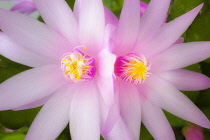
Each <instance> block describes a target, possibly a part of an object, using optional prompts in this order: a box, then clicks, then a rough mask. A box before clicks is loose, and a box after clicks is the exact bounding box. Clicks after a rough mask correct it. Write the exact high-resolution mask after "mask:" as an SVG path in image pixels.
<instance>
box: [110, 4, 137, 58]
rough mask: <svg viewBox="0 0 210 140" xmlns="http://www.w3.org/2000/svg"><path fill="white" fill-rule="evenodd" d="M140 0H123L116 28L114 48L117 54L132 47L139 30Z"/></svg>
mask: <svg viewBox="0 0 210 140" xmlns="http://www.w3.org/2000/svg"><path fill="white" fill-rule="evenodd" d="M139 5H140V1H139V0H124V5H123V9H122V11H121V15H120V20H119V24H118V27H117V29H116V35H115V38H114V41H115V50H114V52H115V53H117V54H118V55H120V54H124V53H126V52H128V51H129V50H131V49H132V46H133V45H134V43H135V41H136V39H137V35H138V32H139V24H140V6H139Z"/></svg>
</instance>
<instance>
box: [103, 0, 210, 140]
mask: <svg viewBox="0 0 210 140" xmlns="http://www.w3.org/2000/svg"><path fill="white" fill-rule="evenodd" d="M139 4H140V1H139V0H125V1H124V6H123V9H122V12H121V16H120V20H119V22H117V23H115V25H117V26H113V29H112V30H113V34H112V38H111V39H110V41H111V42H110V48H111V49H112V52H113V54H115V55H116V57H117V59H116V62H115V71H114V73H115V75H116V77H117V81H116V85H117V86H116V93H117V95H116V99H115V100H116V104H117V105H114V107H115V108H118V109H115V110H114V111H116V112H117V110H119V112H118V114H117V113H113V114H115V116H114V118H115V121H116V124H115V126H114V127H113V128H112V127H111V126H109V125H108V124H107V125H106V126H107V127H106V130H104V131H103V134H104V135H106V134H109V136H107V137H106V138H107V139H113V138H114V137H115V136H116V133H119V135H118V139H120V140H127V139H129V140H138V139H139V132H140V125H141V121H142V122H143V124H144V125H145V126H146V128H147V129H148V130H149V132H150V133H151V134H152V136H153V137H154V139H156V140H175V136H174V133H173V130H172V128H171V126H170V124H169V122H168V120H167V119H166V117H165V115H164V113H163V111H162V109H164V110H166V111H168V112H170V113H172V114H174V115H176V116H178V117H180V118H182V119H184V120H188V121H190V122H193V123H195V124H197V125H200V126H202V127H205V128H210V123H209V120H208V119H207V118H206V116H205V115H204V114H203V113H202V112H201V111H200V110H199V109H198V108H197V107H196V106H195V105H194V104H193V103H192V102H191V101H190V100H189V99H188V98H187V97H186V96H185V95H184V94H182V93H181V92H180V91H179V90H185V91H194V90H203V89H207V88H209V87H210V78H208V77H207V76H205V75H203V74H200V73H196V72H192V71H189V70H184V69H181V68H183V67H186V66H189V65H191V64H194V63H198V62H200V61H202V60H205V59H207V58H209V56H210V42H190V43H182V41H183V39H182V38H180V36H181V35H182V34H183V33H184V32H185V30H186V29H187V28H188V27H189V25H190V24H191V23H192V21H193V20H194V18H195V17H196V16H197V14H198V13H199V11H200V9H201V8H202V4H201V5H199V6H198V7H196V8H194V9H193V10H191V11H190V12H188V13H186V14H184V15H182V16H180V17H178V18H176V19H175V20H173V21H171V22H169V23H166V24H164V25H163V22H164V20H165V17H166V15H167V11H168V8H169V5H170V0H151V2H150V4H149V5H148V8H147V9H146V11H145V13H144V14H143V16H142V17H141V18H140V6H139ZM179 38H180V39H179ZM112 72H113V71H112ZM110 73H111V69H110ZM116 106H117V107H116ZM117 115H118V119H116V118H117ZM112 123H114V122H112ZM109 124H110V123H109ZM109 132H110V133H109Z"/></svg>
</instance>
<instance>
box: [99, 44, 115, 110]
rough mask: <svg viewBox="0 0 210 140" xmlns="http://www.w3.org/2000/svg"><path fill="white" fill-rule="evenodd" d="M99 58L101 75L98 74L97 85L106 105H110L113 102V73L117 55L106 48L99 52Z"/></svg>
mask: <svg viewBox="0 0 210 140" xmlns="http://www.w3.org/2000/svg"><path fill="white" fill-rule="evenodd" d="M97 60H98V67H97V69H98V73H99V76H97V85H98V87H99V90H100V92H101V95H102V97H103V99H104V101H105V103H106V105H108V106H109V105H110V104H111V103H112V102H113V96H114V89H115V87H114V77H113V73H114V63H115V60H116V56H115V55H114V54H111V53H110V52H109V50H108V49H107V48H106V49H103V50H102V51H101V52H100V53H99V54H98V57H97Z"/></svg>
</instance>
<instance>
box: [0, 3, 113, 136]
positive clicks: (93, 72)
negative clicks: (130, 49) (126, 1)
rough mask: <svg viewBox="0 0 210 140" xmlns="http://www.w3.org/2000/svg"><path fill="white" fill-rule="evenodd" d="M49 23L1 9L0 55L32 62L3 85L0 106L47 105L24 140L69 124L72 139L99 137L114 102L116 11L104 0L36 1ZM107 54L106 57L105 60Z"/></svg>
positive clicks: (52, 132) (58, 131) (54, 131)
mask: <svg viewBox="0 0 210 140" xmlns="http://www.w3.org/2000/svg"><path fill="white" fill-rule="evenodd" d="M34 2H35V4H36V7H37V9H38V11H39V12H40V14H41V16H42V18H43V19H44V21H45V23H46V24H44V23H42V22H39V21H37V20H36V19H33V18H31V17H29V16H26V15H23V14H20V13H17V12H11V11H7V10H3V9H0V29H1V30H2V31H3V33H0V54H1V55H3V56H5V57H7V58H9V59H11V60H13V61H16V62H18V63H21V64H24V65H27V66H30V67H33V68H32V69H30V70H27V71H25V72H22V73H20V74H18V75H15V76H13V77H11V78H10V79H8V80H6V81H5V82H3V83H2V84H1V85H0V92H1V93H0V110H8V109H12V110H21V109H28V108H34V107H38V106H41V105H44V106H43V107H42V109H41V111H40V112H39V114H38V115H37V117H36V118H35V120H34V122H33V123H32V125H31V127H30V129H29V132H28V134H27V136H26V138H25V139H26V140H52V139H56V137H57V136H58V135H59V134H60V133H61V132H62V130H63V129H64V128H65V127H66V126H67V124H68V123H70V131H71V137H72V139H73V140H98V139H100V131H101V130H102V128H103V124H104V122H105V121H106V116H107V114H108V111H109V106H110V104H111V103H112V102H113V101H112V98H113V97H112V96H113V89H114V87H113V84H112V83H113V76H112V75H110V74H109V73H108V72H109V70H110V68H113V67H112V66H113V65H114V63H113V60H115V59H116V58H115V56H114V55H112V54H110V53H109V50H108V49H107V47H106V46H107V45H108V38H109V34H110V30H111V28H110V27H109V24H110V23H115V22H116V19H114V18H113V15H112V13H111V12H110V11H109V10H108V9H106V8H105V9H104V7H103V4H102V1H100V0H88V1H83V0H77V1H76V3H75V6H74V8H75V9H74V12H72V11H71V9H70V8H69V6H68V5H67V3H66V2H65V1H64V0H34ZM106 58H107V59H106Z"/></svg>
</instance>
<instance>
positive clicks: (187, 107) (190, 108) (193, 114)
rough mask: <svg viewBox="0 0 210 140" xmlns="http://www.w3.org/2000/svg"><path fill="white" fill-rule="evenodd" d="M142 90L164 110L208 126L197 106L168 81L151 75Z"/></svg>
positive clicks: (209, 126)
mask: <svg viewBox="0 0 210 140" xmlns="http://www.w3.org/2000/svg"><path fill="white" fill-rule="evenodd" d="M144 91H145V92H146V94H147V96H148V98H149V99H150V100H151V101H152V102H154V103H155V104H156V105H158V106H160V107H161V108H163V109H165V110H166V111H168V112H170V113H172V114H174V115H176V116H178V117H180V118H182V119H184V120H187V121H190V122H192V123H195V124H198V125H200V126H202V127H205V128H210V123H209V121H208V119H207V118H206V116H205V115H204V114H203V113H202V112H201V111H200V110H199V108H197V107H196V106H195V105H194V104H193V102H192V101H191V100H190V99H188V98H187V97H186V96H185V95H184V94H183V93H181V92H180V91H178V90H177V89H176V88H175V87H173V86H172V85H171V84H170V83H169V82H167V81H165V80H163V79H161V78H159V77H157V76H155V75H153V76H152V77H150V79H147V81H146V82H145V85H144Z"/></svg>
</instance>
